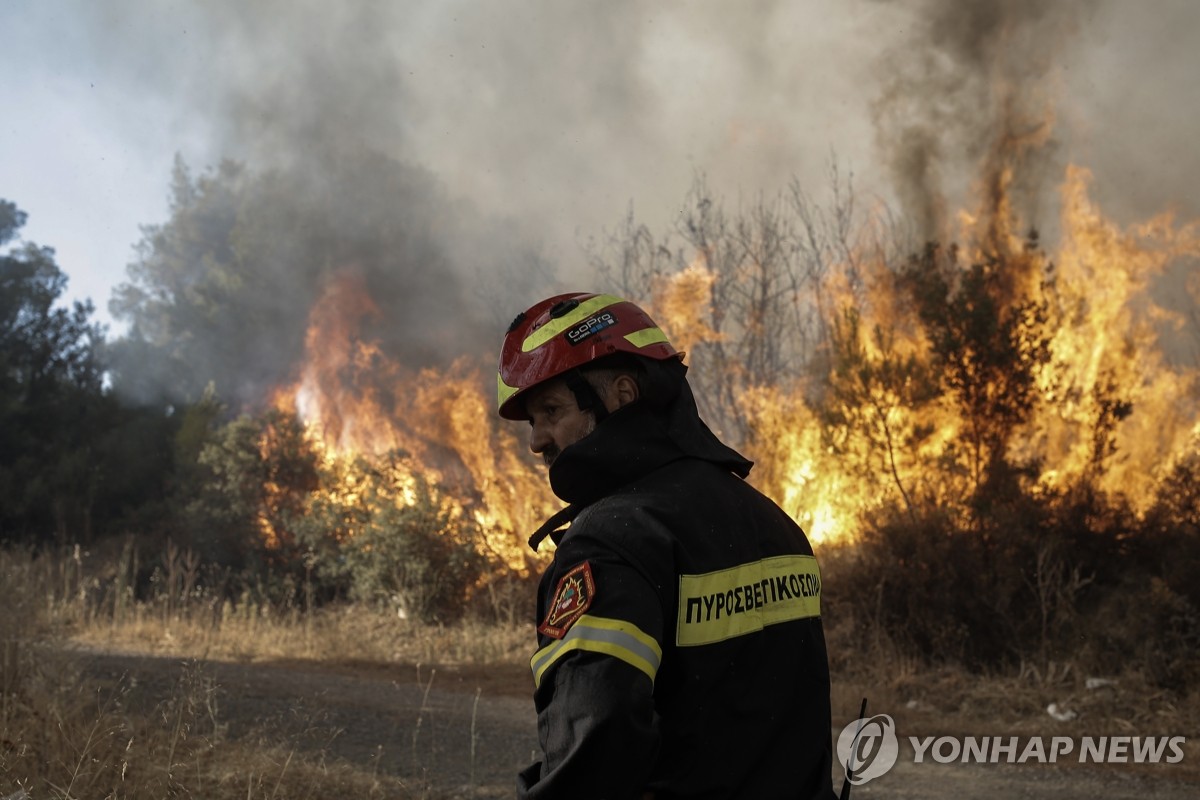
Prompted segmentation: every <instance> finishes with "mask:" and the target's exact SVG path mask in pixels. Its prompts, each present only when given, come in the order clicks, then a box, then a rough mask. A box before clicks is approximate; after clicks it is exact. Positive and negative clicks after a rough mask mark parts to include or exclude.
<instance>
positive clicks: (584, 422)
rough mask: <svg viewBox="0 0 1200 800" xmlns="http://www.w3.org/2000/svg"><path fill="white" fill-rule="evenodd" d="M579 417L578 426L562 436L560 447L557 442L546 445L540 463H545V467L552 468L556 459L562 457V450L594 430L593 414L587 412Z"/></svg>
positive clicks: (594, 419)
mask: <svg viewBox="0 0 1200 800" xmlns="http://www.w3.org/2000/svg"><path fill="white" fill-rule="evenodd" d="M581 417H582V419H581V421H580V424H579V425H578V426H576V427H574V428H572V429H571V430H570V431H568V432H566V433H565V434H564V436H563V439H564V441H563V443H562V447H560V446H559V443H558V441H557V440H556V441H554V442H552V443H551V444H548V445H546V449H545V450H543V451H542V461H544V462H546V466H547V467H550V466H553V464H554V462H555V461H557V460H558V457H559V456H560V455H562V451H563V448H566V447H570V446H571V445H573V444H575V443H576V442H578V441H579V440H580V439H582V438H584V437H585V436H587V435H588V434H590V433H591V432H592V431H594V430H596V416H595V415H594V414H592V413H591V412H588V413H586V414H582V415H581Z"/></svg>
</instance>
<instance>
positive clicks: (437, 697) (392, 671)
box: [80, 651, 1200, 800]
mask: <svg viewBox="0 0 1200 800" xmlns="http://www.w3.org/2000/svg"><path fill="white" fill-rule="evenodd" d="M80 657H81V659H82V662H83V665H84V670H85V672H86V674H88V675H89V676H91V677H93V678H95V679H97V680H98V681H99V682H100V683H101V684H105V685H108V686H113V687H115V686H118V685H127V686H131V687H132V688H131V689H130V690H129V693H128V697H129V700H130V703H131V704H137V705H143V706H144V707H145V708H146V709H152V708H154V707H155V705H156V704H157V703H159V702H161V701H163V700H164V699H165V698H167V697H170V696H172V694H173V693H175V692H176V691H177V689H178V685H179V682H180V680H181V679H190V680H196V679H197V676H199V678H200V679H202V680H204V681H207V682H208V685H210V686H212V687H214V699H215V701H216V716H217V718H218V719H220V720H221V721H222V723H223V725H225V726H226V727H224V728H223V729H222V732H221V735H223V736H227V737H230V738H233V739H237V738H240V737H247V736H266V737H273V736H274V737H278V738H279V739H280V740H285V739H286V740H287V741H290V742H293V743H295V746H296V747H297V748H298V749H300V750H302V751H305V752H306V753H309V754H314V755H315V754H318V753H321V752H325V753H327V754H328V755H331V756H335V757H338V758H341V759H345V760H346V761H349V762H352V763H355V764H357V765H359V766H360V767H362V768H364V769H370V770H372V771H373V772H375V773H377V774H380V775H386V776H394V777H397V778H399V779H400V781H402V782H403V785H404V787H406V791H407V793H411V796H413V797H438V798H453V797H464V798H501V797H512V796H513V794H514V790H513V787H514V775H515V773H516V772H517V770H519V769H520V768H522V767H523V766H525V765H527V764H528V763H530V761H531V760H532V758H533V757H534V755H535V752H536V749H537V730H536V718H535V715H534V712H533V708H532V701H531V699H530V688H531V681H530V678H529V675H528V672H527V670H526V668H524V667H522V666H514V665H495V666H473V667H430V666H419V665H402V666H392V665H380V664H375V663H361V662H359V663H355V662H342V663H330V662H304V661H273V662H272V661H266V662H262V661H260V662H245V663H236V662H216V661H212V662H197V661H194V660H189V661H184V660H181V659H178V658H169V657H163V656H147V655H139V654H135V653H128V652H126V653H111V652H97V651H87V652H84V653H82V654H80ZM189 676H190V677H189ZM836 733H837V732H836V731H835V732H834V735H835V736H836ZM901 738H902V749H901V755H900V758H899V760H898V762H897V765H896V767H895V768H894V769H893V770H892V771H890V772H889V773H887V774H886V775H884V776H882V777H880V778H878V779H876V780H874V781H872V782H871V783H868V784H864V785H862V786H857V787H854V789H853V791H852V796H853V797H855V798H871V797H880V798H883V797H887V798H961V797H982V798H993V797H994V798H1013V797H1050V798H1055V799H1056V800H1091V798H1130V799H1131V800H1132V798H1138V799H1139V800H1140V799H1141V798H1145V797H1156V798H1166V800H1185V798H1186V800H1192V799H1193V798H1195V797H1197V796H1200V782H1197V781H1196V779H1195V778H1194V774H1195V771H1194V770H1187V771H1184V770H1178V769H1177V770H1172V768H1171V765H1166V764H1158V765H1140V766H1137V767H1134V766H1132V765H1131V766H1129V767H1120V766H1110V765H1105V766H1079V765H1070V766H1062V765H1054V766H1052V765H1045V764H1024V765H1015V764H1014V765H1007V764H1004V765H983V766H980V765H963V764H947V765H943V764H931V763H925V764H914V763H912V758H911V750H910V749H908V746H907V744H906V743H903V737H901ZM1189 738H1190V737H1189ZM1188 755H1189V756H1190V757H1193V758H1194V757H1195V756H1194V753H1193V752H1192V748H1189V750H1188ZM1189 760H1190V759H1189ZM1180 778H1183V779H1180ZM834 784H835V787H836V788H839V789H840V787H841V785H842V781H841V777H840V775H839V776H838V777H836V778H835V781H834Z"/></svg>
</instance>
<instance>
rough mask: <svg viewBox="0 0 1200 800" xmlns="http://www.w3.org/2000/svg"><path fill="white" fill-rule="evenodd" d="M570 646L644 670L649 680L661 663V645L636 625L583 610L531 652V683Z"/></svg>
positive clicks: (537, 680)
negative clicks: (558, 634)
mask: <svg viewBox="0 0 1200 800" xmlns="http://www.w3.org/2000/svg"><path fill="white" fill-rule="evenodd" d="M574 650H587V651H588V652H592V653H604V654H605V655H609V656H613V657H615V658H619V659H621V660H622V661H624V662H625V663H626V664H629V665H630V666H632V667H635V668H636V669H639V670H641V671H642V672H644V673H646V676H647V677H649V678H650V680H651V681H653V680H654V676H655V675H657V674H658V665H659V664H660V663H662V648H660V647H659V646H658V642H656V641H654V639H653V637H650V636H647V635H646V634H645V633H643V632H642V630H641V629H640V628H638V626H636V625H634V624H633V623H631V622H625V621H623V620H619V619H608V618H606V617H593V616H592V615H590V614H584V615H583V616H582V617H580V618H579V619H577V620H576V621H575V624H574V625H572V626H571V629H570V630H569V631H567V635H566V636H564V637H563V638H562V639H559V640H558V641H557V642H554V643H553V644H549V645H546V646H545V647H543V648H542V649H541V650H538V651H537V652H536V653H534V654H533V658H531V659H530V660H529V666H530V668H531V669H532V670H533V684H534V686H535V687H536V686H541V685H542V676H543V675H545V674H546V670H548V669H550V667H552V666H554V664H555V663H557V662H558V660H559V659H560V658H562V657H563V656H565V655H566V654H567V653H570V652H572V651H574Z"/></svg>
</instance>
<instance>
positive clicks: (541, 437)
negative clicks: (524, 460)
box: [529, 424, 554, 454]
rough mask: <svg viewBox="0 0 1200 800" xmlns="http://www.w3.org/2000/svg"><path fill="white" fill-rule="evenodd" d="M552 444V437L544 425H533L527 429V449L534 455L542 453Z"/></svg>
mask: <svg viewBox="0 0 1200 800" xmlns="http://www.w3.org/2000/svg"><path fill="white" fill-rule="evenodd" d="M553 443H554V439H553V437H551V436H550V432H549V431H548V430H547V429H546V426H544V425H536V424H535V425H534V426H533V427H531V428H530V429H529V449H530V450H532V451H533V452H534V453H538V454H540V453H542V452H543V451H544V450H545V449H546V448H547V447H549V446H550V445H551V444H553Z"/></svg>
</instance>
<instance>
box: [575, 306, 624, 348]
mask: <svg viewBox="0 0 1200 800" xmlns="http://www.w3.org/2000/svg"><path fill="white" fill-rule="evenodd" d="M616 324H617V318H616V317H614V316H613V315H612V314H610V313H609V312H607V311H605V312H604V313H602V314H597V315H596V316H594V317H589V318H588V319H585V320H584V321H583V322H581V323H579V324H578V325H576V326H575V327H573V328H568V329H567V341H568V342H570V343H571V344H572V345H576V344H579V343H580V342H582V341H583V340H584V339H586V338H588V337H589V336H592V335H594V334H597V333H599V332H600V331H602V330H604V329H605V328H607V327H609V326H610V325H616Z"/></svg>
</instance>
